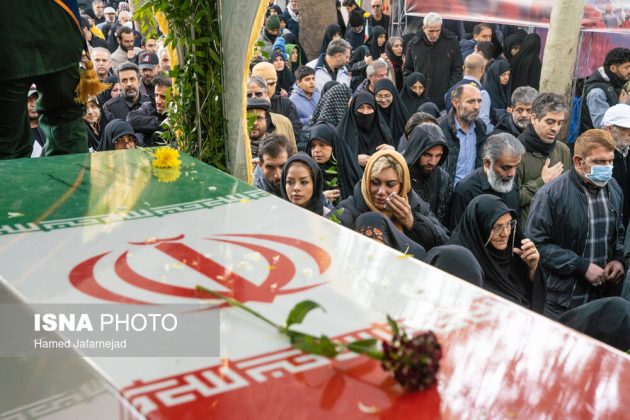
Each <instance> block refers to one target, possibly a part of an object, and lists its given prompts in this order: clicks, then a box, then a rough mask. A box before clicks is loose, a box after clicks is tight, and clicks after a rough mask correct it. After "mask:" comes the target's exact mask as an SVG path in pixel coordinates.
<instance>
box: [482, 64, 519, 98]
mask: <svg viewBox="0 0 630 420" xmlns="http://www.w3.org/2000/svg"><path fill="white" fill-rule="evenodd" d="M508 70H510V63H508V62H507V61H505V60H497V61H495V62H494V63H492V65H491V66H490V68H489V69H488V71H487V72H486V74H485V75H484V79H483V87H484V89H485V90H486V91H487V92H488V94H489V95H490V102H491V103H492V107H493V108H497V109H506V108H507V107H508V106H510V104H511V100H512V83H511V81H509V82H508V84H507V85H502V84H501V75H502V74H503V73H505V72H506V71H508Z"/></svg>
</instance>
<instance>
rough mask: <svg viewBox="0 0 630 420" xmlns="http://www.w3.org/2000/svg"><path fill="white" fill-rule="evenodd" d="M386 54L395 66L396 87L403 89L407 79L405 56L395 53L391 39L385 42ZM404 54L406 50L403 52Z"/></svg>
mask: <svg viewBox="0 0 630 420" xmlns="http://www.w3.org/2000/svg"><path fill="white" fill-rule="evenodd" d="M385 54H386V55H387V58H389V61H390V62H391V63H392V66H393V67H394V77H395V79H396V80H395V82H396V89H398V90H401V89H402V88H403V87H404V86H405V79H404V77H403V68H402V66H403V56H402V55H401V56H400V57H399V56H397V55H396V54H394V50H392V47H391V45H389V41H388V42H386V43H385ZM403 54H404V52H403Z"/></svg>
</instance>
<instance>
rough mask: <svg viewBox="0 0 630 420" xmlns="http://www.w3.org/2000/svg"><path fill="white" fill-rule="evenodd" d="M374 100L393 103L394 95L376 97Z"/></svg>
mask: <svg viewBox="0 0 630 420" xmlns="http://www.w3.org/2000/svg"><path fill="white" fill-rule="evenodd" d="M374 98H375V99H376V100H377V101H391V100H392V98H393V96H392V95H376V96H375V97H374Z"/></svg>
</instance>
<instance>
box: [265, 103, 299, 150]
mask: <svg viewBox="0 0 630 420" xmlns="http://www.w3.org/2000/svg"><path fill="white" fill-rule="evenodd" d="M269 115H271V123H272V124H273V126H274V127H275V129H274V130H273V133H275V134H282V135H283V136H285V137H286V138H287V139H289V142H290V143H291V145H292V146H293V150H294V151H297V143H296V142H295V134H293V124H291V120H289V119H288V118H287V117H285V116H284V115H280V114H275V113H273V112H270V113H269Z"/></svg>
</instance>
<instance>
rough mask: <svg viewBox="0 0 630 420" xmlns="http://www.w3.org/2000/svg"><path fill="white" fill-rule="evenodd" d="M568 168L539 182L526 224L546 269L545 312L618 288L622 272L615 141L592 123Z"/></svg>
mask: <svg viewBox="0 0 630 420" xmlns="http://www.w3.org/2000/svg"><path fill="white" fill-rule="evenodd" d="M574 152H575V154H574V156H573V168H571V170H569V171H568V172H565V173H564V174H562V175H561V176H560V177H558V178H557V179H556V180H554V181H553V182H550V183H548V184H546V185H544V186H543V187H542V188H540V190H538V192H537V193H536V195H535V196H534V199H533V200H532V203H531V208H530V217H529V219H528V222H527V226H526V236H527V237H529V238H530V239H531V240H532V241H533V242H534V244H535V245H536V247H537V248H538V250H539V252H540V261H541V264H542V266H543V268H544V269H545V271H546V272H547V301H546V303H545V310H544V315H546V316H548V317H550V318H552V319H557V318H558V317H559V316H560V315H562V314H563V313H564V312H566V311H568V310H569V309H573V308H576V307H578V306H581V305H583V304H585V303H588V302H591V301H593V300H595V299H599V298H602V297H609V296H614V295H616V294H618V290H619V285H618V282H619V281H620V280H621V279H622V278H623V276H624V270H625V268H624V265H623V262H622V261H623V257H624V248H623V241H624V226H623V220H622V211H623V192H622V190H621V188H620V187H619V184H617V181H615V180H614V179H613V178H612V173H613V161H614V158H615V143H614V141H613V139H612V136H611V135H610V133H609V132H607V131H605V130H601V129H591V130H588V131H586V132H584V133H583V134H582V135H581V136H580V137H578V139H577V140H576V142H575V149H574Z"/></svg>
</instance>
